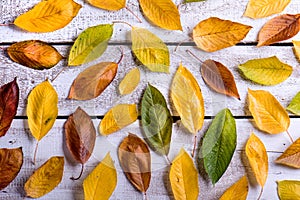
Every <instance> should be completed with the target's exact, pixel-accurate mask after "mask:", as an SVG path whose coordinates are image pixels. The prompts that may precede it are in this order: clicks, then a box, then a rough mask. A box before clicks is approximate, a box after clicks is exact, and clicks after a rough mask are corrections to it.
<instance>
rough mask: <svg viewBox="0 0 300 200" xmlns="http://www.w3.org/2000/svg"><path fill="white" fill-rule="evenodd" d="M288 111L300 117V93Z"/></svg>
mask: <svg viewBox="0 0 300 200" xmlns="http://www.w3.org/2000/svg"><path fill="white" fill-rule="evenodd" d="M286 109H287V110H288V111H290V112H292V113H294V114H296V115H300V92H298V93H297V94H296V96H295V97H294V98H293V99H292V101H291V103H290V104H289V105H288V107H287V108H286Z"/></svg>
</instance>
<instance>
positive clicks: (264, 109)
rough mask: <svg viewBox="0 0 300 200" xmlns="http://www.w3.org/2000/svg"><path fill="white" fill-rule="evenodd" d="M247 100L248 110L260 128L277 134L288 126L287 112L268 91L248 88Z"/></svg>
mask: <svg viewBox="0 0 300 200" xmlns="http://www.w3.org/2000/svg"><path fill="white" fill-rule="evenodd" d="M248 100H249V110H250V112H251V114H252V116H253V118H254V121H255V123H256V125H257V127H258V128H259V129H260V130H262V131H265V132H267V133H270V134H278V133H281V132H284V131H286V130H287V129H288V128H289V126H290V118H289V116H288V114H287V112H286V111H285V109H284V108H283V107H282V106H281V105H280V103H279V102H278V101H277V100H276V99H275V97H274V96H273V95H272V94H271V93H270V92H267V91H264V90H250V89H248Z"/></svg>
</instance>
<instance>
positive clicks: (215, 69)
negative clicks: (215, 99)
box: [201, 60, 240, 99]
mask: <svg viewBox="0 0 300 200" xmlns="http://www.w3.org/2000/svg"><path fill="white" fill-rule="evenodd" d="M201 75H202V78H203V79H204V81H205V83H206V84H207V85H208V86H210V87H211V88H212V89H213V90H214V91H216V92H218V93H221V94H225V95H228V96H232V97H235V98H237V99H240V95H239V92H238V90H237V88H236V83H235V80H234V77H233V75H232V73H231V72H230V71H229V69H228V68H227V67H225V66H224V65H223V64H222V63H220V62H217V61H214V60H206V61H205V62H204V63H203V64H202V65H201Z"/></svg>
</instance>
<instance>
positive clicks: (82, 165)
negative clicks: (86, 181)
mask: <svg viewBox="0 0 300 200" xmlns="http://www.w3.org/2000/svg"><path fill="white" fill-rule="evenodd" d="M83 168H84V164H83V163H82V164H81V171H80V174H79V176H78V177H77V178H74V177H71V178H70V179H71V180H72V181H76V180H78V179H80V177H81V175H82V173H83Z"/></svg>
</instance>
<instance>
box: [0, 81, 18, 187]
mask: <svg viewBox="0 0 300 200" xmlns="http://www.w3.org/2000/svg"><path fill="white" fill-rule="evenodd" d="M18 103H19V86H18V83H17V78H15V79H14V80H13V81H12V82H9V83H7V84H5V85H2V86H1V87H0V137H2V136H4V135H5V134H6V132H7V131H8V129H9V128H10V125H11V123H12V121H13V119H14V117H15V116H16V114H17V109H18ZM0 182H1V181H0Z"/></svg>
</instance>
